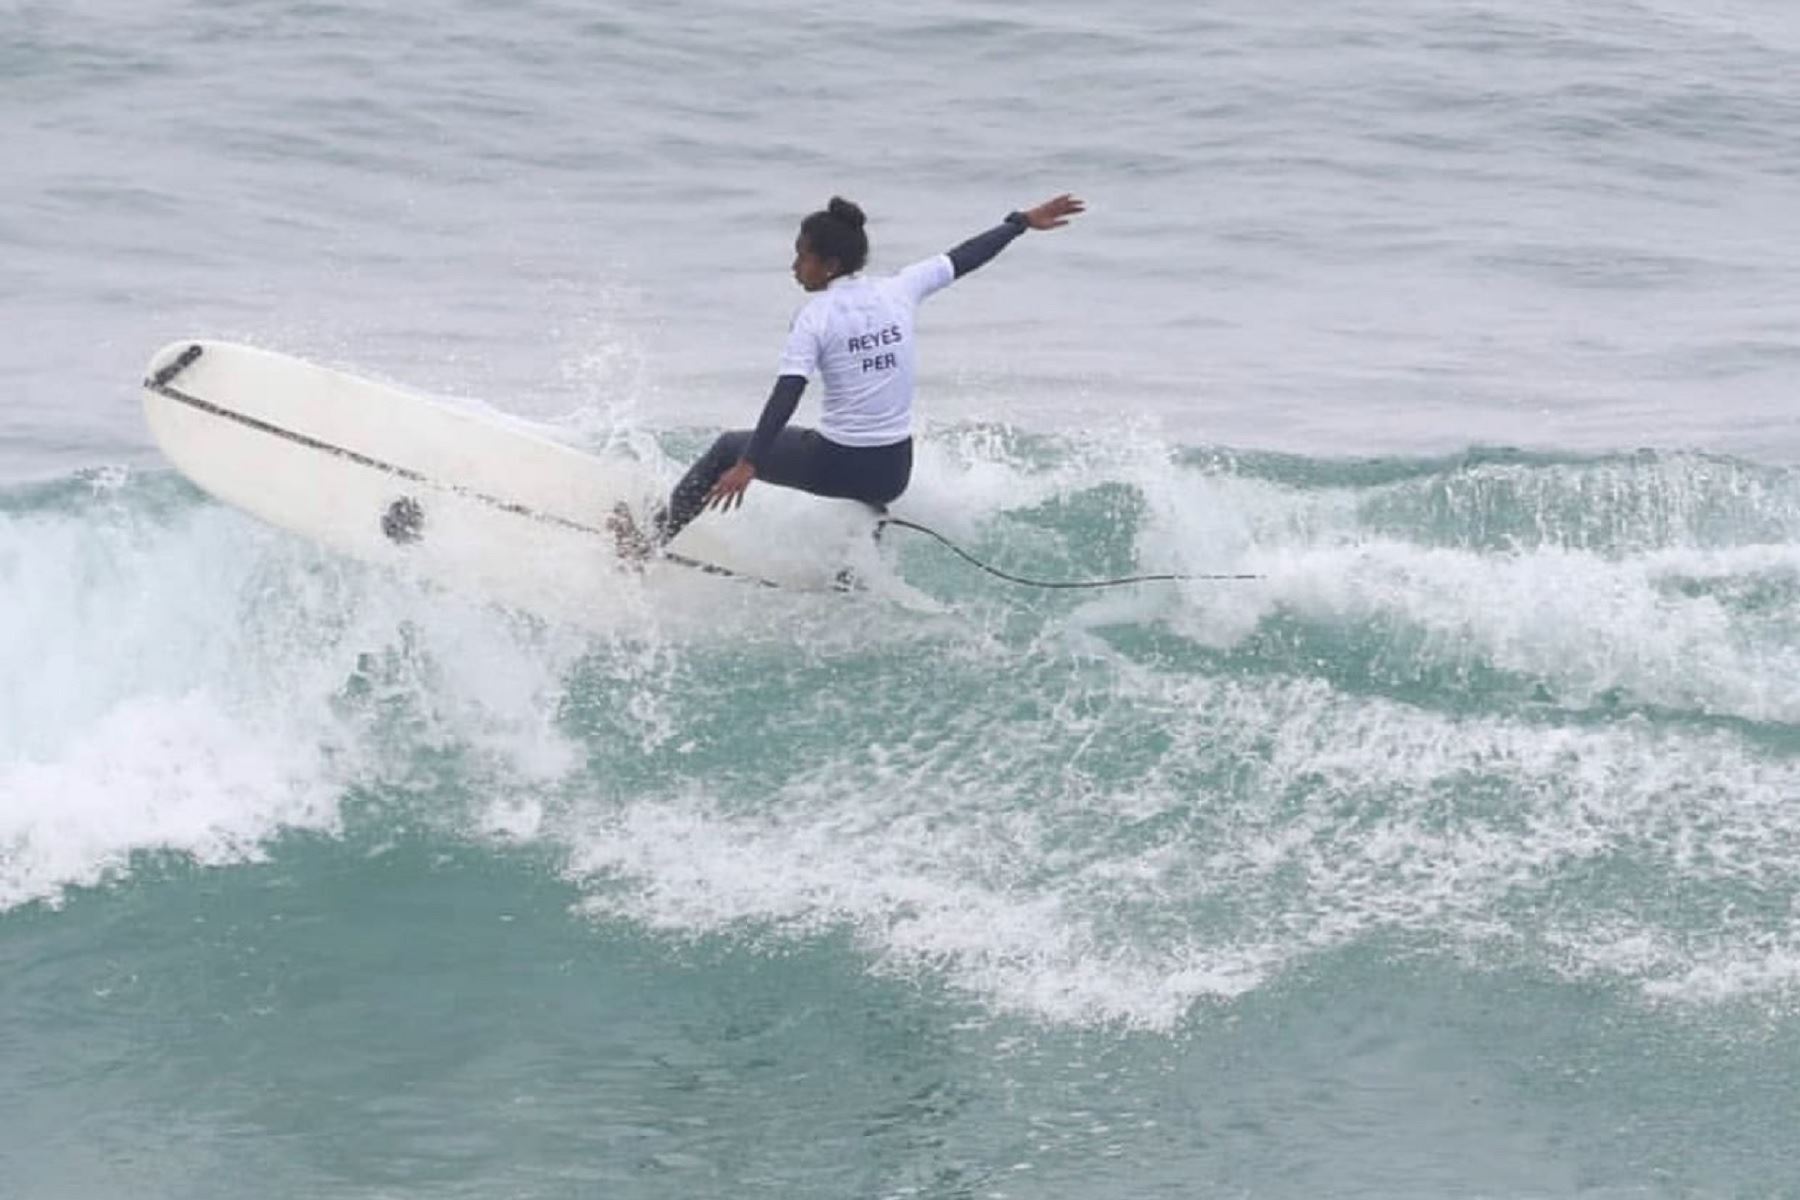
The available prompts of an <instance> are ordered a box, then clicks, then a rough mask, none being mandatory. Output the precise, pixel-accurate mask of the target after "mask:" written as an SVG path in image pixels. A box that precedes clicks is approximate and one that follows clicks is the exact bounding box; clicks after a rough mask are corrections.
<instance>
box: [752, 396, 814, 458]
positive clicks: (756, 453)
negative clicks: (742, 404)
mask: <svg viewBox="0 0 1800 1200" xmlns="http://www.w3.org/2000/svg"><path fill="white" fill-rule="evenodd" d="M805 390H806V376H804V375H782V376H779V377H778V378H777V379H776V380H775V386H774V387H772V388H770V389H769V398H768V400H767V401H766V402H765V403H764V404H763V410H762V416H761V417H760V418H759V419H758V420H757V422H756V434H755V436H753V437H752V438H751V439H750V446H749V448H748V449H746V450H745V451H744V461H745V462H747V463H749V464H750V465H751V466H753V467H754V466H756V465H757V464H758V463H760V462H761V461H762V456H763V455H764V454H765V453H767V452H768V449H769V445H770V443H772V442H774V440H775V435H776V434H778V433H780V432H781V430H782V428H783V427H784V426H786V425H787V423H788V422H789V421H790V420H792V419H793V416H794V410H795V409H796V408H799V407H800V393H801V392H804V391H805Z"/></svg>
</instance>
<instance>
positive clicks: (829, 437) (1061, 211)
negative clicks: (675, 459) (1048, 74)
mask: <svg viewBox="0 0 1800 1200" xmlns="http://www.w3.org/2000/svg"><path fill="white" fill-rule="evenodd" d="M1085 208H1086V206H1085V205H1084V204H1083V203H1082V202H1081V201H1080V200H1078V199H1076V198H1075V197H1074V196H1071V195H1068V194H1066V193H1065V194H1064V195H1060V196H1054V197H1052V198H1051V199H1049V200H1046V201H1044V202H1043V203H1042V204H1039V205H1037V206H1036V207H1034V208H1030V209H1026V210H1024V211H1020V212H1011V213H1008V214H1007V215H1006V218H1005V219H1004V220H1002V221H1001V222H1000V223H999V224H998V225H996V226H994V227H993V228H992V229H989V230H987V231H986V232H984V233H979V234H976V235H975V236H974V237H972V238H970V239H969V240H968V241H966V242H963V243H962V244H961V245H959V246H957V247H955V248H954V249H952V250H950V251H949V252H948V253H945V254H936V255H933V256H932V257H930V258H927V259H924V260H922V261H920V262H916V263H913V264H912V265H911V266H909V267H906V268H905V269H903V270H901V271H900V272H898V273H897V274H894V275H887V276H874V277H870V276H865V275H863V274H862V269H863V264H864V263H865V262H867V261H868V257H869V237H868V234H867V233H866V232H865V230H864V228H863V226H864V224H865V218H864V216H863V211H862V209H860V208H858V207H857V206H856V205H855V204H852V203H851V202H850V201H848V200H845V199H843V198H842V197H838V196H834V197H832V199H831V203H830V204H828V205H826V206H825V207H824V208H823V209H821V210H819V211H818V212H815V213H813V214H812V215H810V216H808V217H807V218H806V219H805V220H803V221H802V222H800V232H799V235H798V236H797V237H796V238H795V239H794V266H793V271H794V280H795V282H796V283H798V284H799V285H800V286H801V288H803V289H804V290H805V291H807V292H808V293H809V294H810V295H811V299H809V300H808V301H807V302H806V303H805V304H804V305H802V306H801V308H800V310H799V312H797V313H796V314H795V315H794V320H793V324H792V325H791V326H790V328H789V331H788V338H787V343H786V345H785V346H783V348H782V352H781V364H780V369H779V373H778V375H777V377H776V380H775V386H774V388H773V389H772V390H771V391H770V393H769V399H768V402H767V403H766V404H764V406H763V411H762V418H761V419H760V420H759V421H757V423H756V428H755V429H736V430H732V431H730V432H727V433H723V434H720V435H719V437H718V439H717V440H716V441H714V442H713V444H712V447H711V448H710V449H709V450H707V452H706V453H705V454H703V455H702V456H701V457H700V459H699V461H697V462H695V463H694V465H693V466H692V467H690V468H689V469H688V472H687V474H686V475H684V476H682V478H681V481H680V482H679V483H677V484H676V485H675V490H674V492H673V493H672V494H671V495H670V497H669V502H668V504H667V505H666V506H665V507H664V508H663V509H661V510H660V511H659V512H658V513H657V514H656V517H655V521H654V527H653V528H652V530H651V531H650V533H649V535H648V536H646V535H645V534H644V533H642V532H640V531H639V530H638V529H637V528H636V525H635V523H634V522H633V521H632V519H631V514H630V511H629V510H628V509H626V508H625V507H624V506H622V505H621V506H620V507H619V508H617V509H615V510H614V513H613V516H612V518H611V520H609V522H608V526H609V528H611V530H612V531H613V534H614V536H615V537H616V538H617V539H618V542H619V551H620V554H621V555H622V556H623V557H626V558H631V559H641V558H643V557H645V556H646V555H648V554H650V553H651V552H652V551H654V550H655V548H656V547H657V546H660V545H662V544H663V543H665V542H667V541H669V539H671V538H673V537H674V536H675V535H676V534H677V533H679V532H681V530H682V528H683V527H685V526H686V525H687V523H688V522H689V521H692V520H693V519H694V518H695V517H696V516H698V515H699V514H700V513H701V512H702V511H703V510H704V509H707V508H717V509H719V510H721V511H729V510H730V509H732V508H734V507H736V506H737V505H740V504H742V503H743V500H744V492H745V490H746V489H747V488H748V487H749V486H750V484H751V482H752V481H753V480H757V479H761V480H763V481H764V482H766V483H772V484H775V485H776V486H778V487H790V488H799V489H800V490H801V491H805V492H811V493H812V494H813V495H815V496H830V497H835V498H839V499H845V500H860V501H862V502H863V503H864V504H867V505H869V506H870V507H872V508H874V509H877V510H878V511H885V510H886V507H887V505H888V504H889V503H891V502H892V501H893V500H895V499H897V498H898V497H899V496H900V494H901V493H902V492H904V491H905V490H906V485H907V482H908V480H909V479H910V478H911V476H912V457H913V454H912V450H913V448H912V409H913V379H914V367H915V363H916V354H915V351H914V332H913V318H914V314H915V313H916V311H917V309H918V307H919V304H920V303H921V302H922V301H924V299H925V298H926V297H927V296H930V295H931V294H932V293H934V292H937V291H940V290H942V289H943V288H945V287H948V286H949V285H950V284H951V283H953V282H954V281H956V280H958V279H961V278H962V277H963V276H964V275H967V274H968V273H969V272H971V271H973V270H975V269H976V268H977V267H980V266H981V265H982V264H984V263H986V262H988V261H989V260H990V259H992V258H993V257H994V256H995V255H996V254H998V253H1000V251H1001V250H1003V249H1005V248H1006V246H1007V245H1009V244H1010V243H1011V242H1012V241H1013V239H1014V238H1017V237H1018V236H1019V235H1021V234H1023V233H1024V232H1025V231H1026V230H1028V229H1038V230H1045V229H1059V228H1061V227H1062V226H1064V225H1067V224H1068V223H1069V219H1070V218H1071V217H1074V216H1076V215H1078V214H1079V213H1081V212H1083V211H1085ZM815 373H816V374H818V376H819V377H820V378H821V380H823V382H824V389H825V395H824V398H823V399H822V400H821V401H820V404H819V427H818V428H817V429H816V430H814V429H807V428H803V427H799V426H793V425H789V424H788V421H789V419H790V418H792V417H793V415H794V410H795V408H797V407H798V406H799V403H800V395H801V393H802V392H804V391H805V390H806V383H807V380H808V379H809V378H810V377H811V376H812V375H814V374H815Z"/></svg>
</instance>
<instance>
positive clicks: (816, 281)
mask: <svg viewBox="0 0 1800 1200" xmlns="http://www.w3.org/2000/svg"><path fill="white" fill-rule="evenodd" d="M838 266H839V263H838V260H837V259H835V258H820V257H819V256H818V255H817V254H814V253H813V250H812V247H811V246H810V245H808V244H807V241H806V235H805V234H804V233H803V234H801V235H800V236H799V237H797V238H795V239H794V281H795V282H796V283H798V284H799V285H800V286H801V287H803V288H805V289H806V290H807V291H809V292H822V291H824V290H825V285H826V284H828V283H830V282H831V281H832V280H833V279H835V278H837V274H838Z"/></svg>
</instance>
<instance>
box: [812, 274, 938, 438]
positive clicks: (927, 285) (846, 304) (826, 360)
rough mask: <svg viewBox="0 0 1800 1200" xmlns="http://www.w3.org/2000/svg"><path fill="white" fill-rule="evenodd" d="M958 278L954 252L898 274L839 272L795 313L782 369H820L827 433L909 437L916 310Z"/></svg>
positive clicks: (822, 416)
mask: <svg viewBox="0 0 1800 1200" xmlns="http://www.w3.org/2000/svg"><path fill="white" fill-rule="evenodd" d="M956 275H957V271H956V268H955V266H954V265H953V264H952V262H951V260H950V256H949V255H948V254H935V255H933V256H932V257H930V258H927V259H923V260H921V261H919V262H916V263H914V264H912V265H911V266H910V267H907V268H906V269H905V270H903V271H901V272H900V273H899V274H897V275H887V276H878V277H876V278H868V277H865V276H862V275H844V276H839V277H838V278H837V279H834V280H832V281H831V283H830V284H829V285H828V286H827V287H826V288H825V290H824V291H822V292H820V293H818V294H817V295H815V296H814V297H813V298H812V299H810V300H808V301H807V302H806V304H805V305H804V306H802V307H801V309H800V311H799V312H797V313H795V314H794V322H793V325H792V326H791V327H790V328H789V330H788V339H787V344H786V345H785V346H784V347H783V348H782V351H781V369H780V372H779V373H780V374H782V375H798V376H800V377H801V378H802V379H804V378H806V377H808V376H810V375H811V374H812V373H813V372H814V371H817V372H818V373H819V376H820V378H821V379H822V380H823V382H824V385H825V396H824V399H823V400H821V401H820V404H819V407H820V413H819V432H820V433H821V434H822V435H824V436H825V437H826V438H828V439H830V440H831V441H833V442H836V443H837V444H838V445H840V446H886V445H891V444H892V443H894V442H901V441H905V440H906V439H907V438H909V437H911V436H912V407H913V378H914V372H915V370H916V362H917V355H916V352H915V350H914V349H913V314H914V313H915V312H916V311H917V309H918V307H919V303H920V301H922V300H924V299H925V297H927V296H929V295H931V294H932V293H933V292H935V291H937V290H939V289H940V288H943V287H945V286H947V285H948V284H949V283H950V282H951V280H953V279H955V278H956Z"/></svg>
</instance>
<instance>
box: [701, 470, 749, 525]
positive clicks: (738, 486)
mask: <svg viewBox="0 0 1800 1200" xmlns="http://www.w3.org/2000/svg"><path fill="white" fill-rule="evenodd" d="M755 478H756V468H755V467H754V466H752V465H751V463H750V460H749V459H744V458H740V459H738V460H737V462H736V463H735V464H733V465H732V467H731V469H730V470H728V471H726V472H725V473H724V474H723V475H721V476H719V482H717V483H715V484H713V485H712V491H710V492H708V493H706V507H708V508H716V509H718V510H719V511H720V512H730V511H731V510H732V509H734V508H736V507H737V506H738V505H740V504H742V503H743V502H744V489H745V488H747V487H749V486H750V481H751V480H752V479H755Z"/></svg>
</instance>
